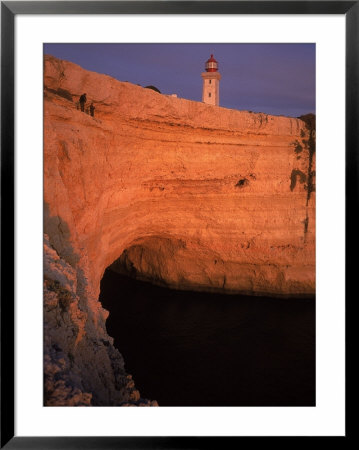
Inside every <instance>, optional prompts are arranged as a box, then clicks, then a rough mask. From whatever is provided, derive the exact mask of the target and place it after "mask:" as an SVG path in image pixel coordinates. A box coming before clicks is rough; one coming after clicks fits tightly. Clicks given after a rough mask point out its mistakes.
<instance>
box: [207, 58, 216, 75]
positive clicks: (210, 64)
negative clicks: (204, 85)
mask: <svg viewBox="0 0 359 450" xmlns="http://www.w3.org/2000/svg"><path fill="white" fill-rule="evenodd" d="M217 71H218V62H217V61H216V60H215V59H214V57H213V55H211V57H210V58H209V59H208V60H207V61H206V72H217Z"/></svg>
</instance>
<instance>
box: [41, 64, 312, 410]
mask: <svg viewBox="0 0 359 450" xmlns="http://www.w3.org/2000/svg"><path fill="white" fill-rule="evenodd" d="M84 92H86V94H87V98H88V100H89V102H92V101H93V102H94V106H95V108H96V109H95V117H94V118H93V117H91V116H90V115H87V114H85V113H83V112H81V111H80V110H79V109H78V104H77V102H78V99H79V96H80V95H81V94H82V93H84ZM314 137H315V134H314V131H313V130H312V129H311V125H310V124H309V123H308V122H305V121H303V120H300V119H294V118H287V117H275V116H269V115H266V114H254V113H250V112H244V111H235V110H229V109H225V108H220V107H214V106H209V105H205V104H203V103H200V102H193V101H188V100H184V99H178V98H173V97H169V96H165V95H162V94H159V93H157V92H154V91H152V90H149V89H144V88H142V87H139V86H135V85H132V84H130V83H127V82H119V81H117V80H115V79H113V78H110V77H108V76H106V75H100V74H97V73H92V72H88V71H86V70H83V69H82V68H80V67H79V66H77V65H75V64H72V63H68V62H65V61H60V60H58V59H56V58H54V57H51V56H46V57H45V71H44V232H45V233H46V239H45V256H46V255H48V256H46V258H48V269H46V268H45V281H44V284H45V379H46V383H45V388H46V389H47V391H46V392H47V394H46V396H45V400H46V402H47V404H50V405H51V404H78V405H81V404H86V405H88V404H92V405H100V404H102V405H104V404H107V405H115V404H116V405H118V404H140V403H141V402H142V403H143V404H152V403H151V402H148V401H145V400H143V401H142V400H141V399H140V395H139V393H138V391H137V390H136V389H135V387H134V383H133V380H132V379H131V378H129V376H128V375H127V374H126V372H125V369H124V365H123V360H122V357H121V355H120V354H119V353H118V352H117V350H115V349H114V347H113V345H112V339H111V338H110V337H109V336H108V335H107V333H106V328H105V321H106V318H107V315H108V313H107V312H106V311H105V310H104V309H103V308H102V306H101V304H100V303H99V301H98V296H99V289H100V280H101V278H102V276H103V273H104V271H105V269H106V267H108V266H109V265H111V264H112V263H114V262H115V264H114V266H113V267H114V268H115V269H116V270H119V271H124V270H125V271H126V272H127V273H130V274H131V275H132V276H134V277H138V278H141V279H146V280H148V279H149V280H151V281H152V282H156V283H158V284H162V285H166V286H170V287H175V288H180V289H193V290H205V291H218V292H226V293H240V292H243V293H250V294H253V295H280V296H287V297H290V296H301V295H313V294H314V292H315V142H314ZM46 258H45V264H47V263H46ZM65 291H66V292H65ZM63 297H64V298H65V299H67V300H63V299H62V298H63ZM288 301H290V300H288ZM126 380H127V381H126ZM57 381H60V382H61V383H62V384H61V383H60V384H61V386H57V385H56V382H57ZM56 389H57V390H56ZM131 402H132V403H131Z"/></svg>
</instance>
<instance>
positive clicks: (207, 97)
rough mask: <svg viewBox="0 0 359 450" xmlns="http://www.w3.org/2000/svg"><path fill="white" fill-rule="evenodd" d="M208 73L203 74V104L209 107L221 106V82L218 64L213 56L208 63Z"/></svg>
mask: <svg viewBox="0 0 359 450" xmlns="http://www.w3.org/2000/svg"><path fill="white" fill-rule="evenodd" d="M205 68H206V71H205V72H203V73H202V74H201V76H202V78H203V90H202V102H204V103H208V104H209V105H215V106H218V105H219V80H220V79H221V74H220V73H219V72H218V62H217V61H216V60H215V59H214V57H213V55H211V57H210V58H209V60H207V62H206V66H205Z"/></svg>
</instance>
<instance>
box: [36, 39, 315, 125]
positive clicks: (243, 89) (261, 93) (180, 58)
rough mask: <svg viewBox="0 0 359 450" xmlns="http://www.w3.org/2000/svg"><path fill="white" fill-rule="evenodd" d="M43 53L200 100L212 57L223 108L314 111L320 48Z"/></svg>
mask: <svg viewBox="0 0 359 450" xmlns="http://www.w3.org/2000/svg"><path fill="white" fill-rule="evenodd" d="M44 52H45V54H50V55H53V56H56V57H58V58H60V59H65V60H67V61H72V62H74V63H76V64H79V65H80V66H82V67H83V68H85V69H88V70H93V71H95V72H99V73H105V74H107V75H110V76H112V77H114V78H117V79H118V80H121V81H130V82H131V83H134V84H140V85H141V86H147V85H154V86H156V87H157V88H158V89H159V90H160V91H161V92H162V93H164V94H172V93H176V94H177V95H178V96H179V97H182V98H187V99H190V100H196V101H201V99H202V78H201V72H203V71H204V64H205V62H206V60H207V59H208V58H209V57H210V54H211V53H213V54H214V57H215V58H216V59H217V61H218V63H219V71H220V73H221V75H222V80H221V82H220V106H223V107H225V108H233V109H244V110H251V111H256V112H265V113H268V114H276V115H286V116H293V117H297V116H300V115H302V114H306V113H309V112H312V113H315V44H45V45H44Z"/></svg>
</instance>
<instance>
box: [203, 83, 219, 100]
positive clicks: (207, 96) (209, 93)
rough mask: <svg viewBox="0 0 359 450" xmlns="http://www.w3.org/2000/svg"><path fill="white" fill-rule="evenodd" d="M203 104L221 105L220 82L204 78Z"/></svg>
mask: <svg viewBox="0 0 359 450" xmlns="http://www.w3.org/2000/svg"><path fill="white" fill-rule="evenodd" d="M202 102H204V103H207V104H208V105H215V106H218V105H219V80H218V79H216V78H207V77H205V78H203V89H202Z"/></svg>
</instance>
